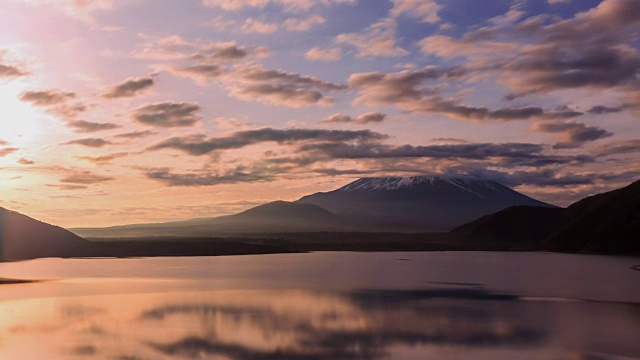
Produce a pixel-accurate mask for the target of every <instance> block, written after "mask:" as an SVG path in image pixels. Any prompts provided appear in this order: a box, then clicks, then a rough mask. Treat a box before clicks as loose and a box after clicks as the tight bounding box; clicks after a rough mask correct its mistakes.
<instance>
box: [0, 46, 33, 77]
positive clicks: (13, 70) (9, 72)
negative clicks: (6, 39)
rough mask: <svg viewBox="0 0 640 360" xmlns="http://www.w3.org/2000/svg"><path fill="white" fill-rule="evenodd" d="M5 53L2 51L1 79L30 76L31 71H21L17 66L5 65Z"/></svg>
mask: <svg viewBox="0 0 640 360" xmlns="http://www.w3.org/2000/svg"><path fill="white" fill-rule="evenodd" d="M4 54H5V51H3V50H2V49H0V78H17V77H23V76H27V75H29V74H30V73H29V71H27V70H24V69H21V68H20V67H18V66H16V65H11V64H6V63H4V59H3V58H4Z"/></svg>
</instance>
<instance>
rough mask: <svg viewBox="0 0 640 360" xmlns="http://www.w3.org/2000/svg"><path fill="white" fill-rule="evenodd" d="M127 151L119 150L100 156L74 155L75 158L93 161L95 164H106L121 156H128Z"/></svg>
mask: <svg viewBox="0 0 640 360" xmlns="http://www.w3.org/2000/svg"><path fill="white" fill-rule="evenodd" d="M128 155H129V153H126V152H120V153H113V154H108V155H102V156H75V158H76V159H80V160H84V161H88V162H91V163H94V164H96V165H104V164H107V163H109V162H111V161H113V160H115V159H119V158H123V157H126V156H128Z"/></svg>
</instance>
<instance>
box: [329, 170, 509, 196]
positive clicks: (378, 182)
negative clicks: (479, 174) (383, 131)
mask: <svg viewBox="0 0 640 360" xmlns="http://www.w3.org/2000/svg"><path fill="white" fill-rule="evenodd" d="M438 182H442V183H444V184H448V185H451V186H455V187H457V188H460V189H461V190H464V191H468V192H470V193H474V194H476V195H478V196H480V195H479V194H477V191H476V190H474V188H477V187H478V186H481V187H484V188H488V189H489V190H493V191H499V190H498V186H499V184H498V183H496V182H494V181H486V180H480V179H477V178H473V177H468V176H456V175H423V176H406V177H370V178H361V179H358V180H356V181H354V182H351V183H349V184H347V185H345V186H343V187H341V188H339V189H338V191H347V192H349V191H383V190H386V191H388V190H398V189H401V188H411V187H416V186H423V185H426V184H429V185H434V184H435V183H438Z"/></svg>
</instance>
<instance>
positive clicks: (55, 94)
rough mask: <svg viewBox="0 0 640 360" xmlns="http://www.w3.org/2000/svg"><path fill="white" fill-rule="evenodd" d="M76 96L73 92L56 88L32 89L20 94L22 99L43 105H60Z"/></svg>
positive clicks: (36, 104)
mask: <svg viewBox="0 0 640 360" xmlns="http://www.w3.org/2000/svg"><path fill="white" fill-rule="evenodd" d="M75 97H76V94H75V93H73V92H64V91H60V90H55V89H49V90H32V91H25V92H23V93H22V94H20V100H22V101H24V102H28V103H31V104H33V105H35V106H42V107H46V106H53V105H59V104H62V103H65V102H67V101H69V100H72V99H74V98H75Z"/></svg>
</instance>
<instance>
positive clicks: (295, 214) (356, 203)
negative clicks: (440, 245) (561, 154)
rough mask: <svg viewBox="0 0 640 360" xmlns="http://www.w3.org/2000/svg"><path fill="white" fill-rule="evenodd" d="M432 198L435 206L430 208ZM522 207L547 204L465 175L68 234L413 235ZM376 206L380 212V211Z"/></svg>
mask: <svg viewBox="0 0 640 360" xmlns="http://www.w3.org/2000/svg"><path fill="white" fill-rule="evenodd" d="M432 187H433V188H432ZM439 192H441V193H442V194H440V195H439V194H438V193H439ZM319 194H320V195H319ZM333 194H339V195H340V196H346V197H347V198H346V206H347V207H348V208H349V207H350V209H347V211H342V210H344V209H341V208H340V207H338V208H337V209H336V208H335V207H332V206H327V204H325V203H323V202H322V201H320V202H319V203H318V202H314V201H313V198H314V197H318V196H320V197H322V196H325V197H326V196H329V197H331V196H332V195H333ZM496 194H498V195H496ZM371 197H373V201H371ZM434 199H435V200H439V202H438V201H436V202H434V203H433V204H430V203H429V202H430V201H432V200H434ZM495 199H497V200H495ZM494 200H495V201H494ZM492 201H493V202H494V204H493V205H491V202H492ZM522 203H524V204H529V205H532V204H533V205H539V206H552V205H549V204H545V203H542V202H539V201H537V200H535V199H531V198H529V197H527V196H525V195H522V194H520V193H518V192H516V191H514V190H512V189H510V188H508V187H506V186H504V185H501V184H499V183H497V182H494V181H485V180H478V179H475V178H470V177H462V176H418V177H382V178H362V179H358V180H356V181H354V182H351V183H349V184H346V185H344V186H342V187H340V188H338V189H336V190H333V191H331V192H326V193H316V194H311V195H307V196H303V197H302V198H300V199H298V200H296V201H293V202H287V201H274V202H271V203H267V204H263V205H259V206H256V207H254V208H251V209H248V210H245V211H242V212H240V213H237V214H233V215H225V216H220V217H211V218H197V219H189V220H182V221H174V222H165V223H156V224H131V225H119V226H112V227H108V228H102V229H100V228H75V229H72V231H74V232H76V233H77V234H80V235H82V236H87V237H110V236H118V237H119V236H123V237H130V236H158V235H160V233H161V232H162V233H163V235H167V236H176V235H185V236H203V235H211V234H216V235H224V236H227V235H232V234H237V233H247V234H249V233H275V232H283V233H286V232H323V231H333V232H335V231H342V232H345V231H346V232H352V231H356V232H401V233H415V232H425V231H444V230H448V229H450V228H452V227H454V225H460V224H462V223H464V222H466V221H467V220H472V219H475V218H477V217H478V216H480V215H485V214H488V213H491V212H494V211H495V210H500V209H502V208H505V207H508V206H510V205H518V204H522ZM487 204H489V206H487ZM329 205H331V204H329ZM381 207H382V208H384V209H383V210H380V209H381ZM445 207H446V209H445ZM425 209H426V210H428V211H425ZM427 213H428V214H427ZM429 214H431V215H429Z"/></svg>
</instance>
